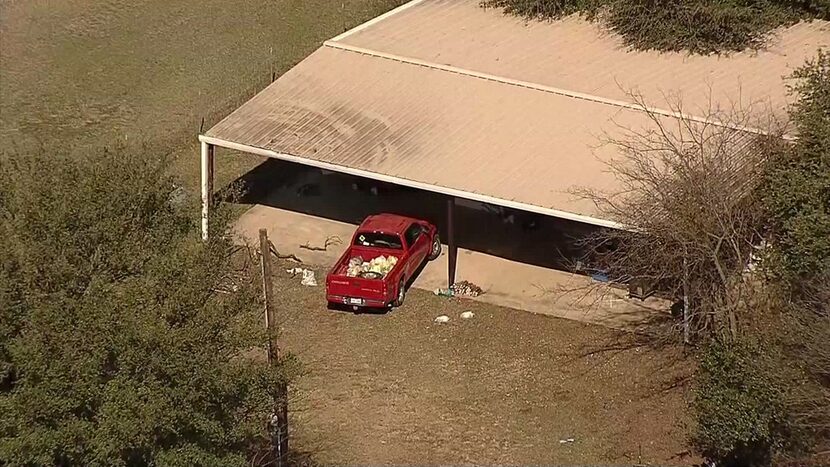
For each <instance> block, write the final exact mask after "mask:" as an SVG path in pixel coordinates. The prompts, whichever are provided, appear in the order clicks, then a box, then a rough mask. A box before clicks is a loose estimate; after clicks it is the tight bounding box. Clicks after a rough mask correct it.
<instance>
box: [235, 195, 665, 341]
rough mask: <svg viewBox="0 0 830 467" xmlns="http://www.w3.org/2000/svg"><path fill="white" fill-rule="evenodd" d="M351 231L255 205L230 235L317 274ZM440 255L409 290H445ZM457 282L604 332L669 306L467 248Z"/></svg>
mask: <svg viewBox="0 0 830 467" xmlns="http://www.w3.org/2000/svg"><path fill="white" fill-rule="evenodd" d="M271 199H273V197H272V198H271ZM355 227H356V225H355V224H353V223H349V222H342V221H338V220H332V219H326V218H323V217H319V216H315V215H309V214H305V213H300V212H295V211H291V210H288V209H282V208H278V207H272V206H266V205H254V206H252V207H251V209H249V210H248V211H247V212H246V213H244V214H243V215H242V216H241V217H240V218H239V220H238V221H237V222H236V225H235V231H236V234H237V235H238V236H239V238H240V239H247V240H248V241H249V242H251V244H253V243H254V242H255V240H256V238H257V232H258V230H259V229H260V228H266V229H268V235H269V237H270V238H271V239H272V241H273V242H274V244H275V245H276V247H277V248H278V249H279V250H280V252H281V253H283V254H295V255H297V256H298V257H299V258H301V259H302V260H303V261H304V262H305V263H308V264H312V265H316V266H320V274H321V275H322V274H324V273H325V271H326V270H328V268H330V267H331V266H332V265H333V264H334V262H335V261H336V260H337V258H339V257H340V255H341V254H342V253H343V251H344V250H345V248H346V246H347V244H348V243H349V241H350V239H351V235H352V233H353V232H354V229H355ZM329 238H338V239H340V240H341V243H339V244H333V245H330V246H329V247H328V249H327V250H326V251H311V250H308V249H304V248H302V247H301V246H302V245H309V246H323V245H324V243H325V241H326V239H329ZM444 250H445V251H444V252H443V253H442V255H441V257H440V258H438V259H437V260H435V261H433V262H431V263H429V264H428V265H426V267H425V268H424V269H423V271H422V273H421V274H420V276H419V277H418V278H417V279H416V280H415V282H414V284H413V286H414V287H416V288H419V289H424V290H430V291H434V290H435V289H436V288H439V287H446V285H447V254H446V247H445V248H444ZM320 279H322V278H320ZM457 280H459V281H461V280H467V281H470V282H472V283H474V284H476V285H478V286H479V287H481V288H482V289H484V290H485V293H484V294H483V295H481V296H479V297H477V298H475V299H473V300H478V301H483V302H488V303H492V304H496V305H500V306H505V307H510V308H515V309H517V310H524V311H530V312H534V313H541V314H545V315H550V316H556V317H559V318H566V319H571V320H576V321H582V322H587V323H593V324H599V325H603V326H606V327H612V328H618V329H627V330H632V329H634V330H636V329H637V328H639V327H640V326H644V325H645V324H646V323H649V322H653V321H654V320H655V319H661V318H666V317H668V308H669V304H668V303H667V302H666V301H664V300H661V299H657V298H649V299H647V300H645V301H639V300H632V299H628V298H627V292H626V291H624V290H619V289H616V288H611V287H601V288H599V289H598V290H597V288H596V287H590V286H591V285H594V286H595V285H597V284H596V283H595V282H593V281H592V279H590V278H589V277H586V276H581V275H576V274H572V273H568V272H564V271H560V270H556V269H551V268H547V267H542V266H535V265H531V264H526V263H522V262H519V261H513V260H509V259H505V258H501V257H498V256H494V255H491V254H486V253H482V252H478V251H473V250H470V249H466V248H459V256H458V271H457Z"/></svg>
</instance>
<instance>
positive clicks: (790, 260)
mask: <svg viewBox="0 0 830 467" xmlns="http://www.w3.org/2000/svg"><path fill="white" fill-rule="evenodd" d="M793 77H794V79H796V80H797V81H796V83H795V84H794V86H792V90H793V92H795V93H796V94H797V96H798V101H797V102H796V104H795V106H794V107H793V109H792V111H791V118H792V121H793V123H794V124H795V128H796V130H797V132H798V140H797V141H796V142H795V144H794V145H792V146H785V147H782V148H781V150H780V154H779V157H776V158H774V159H773V162H774V163H773V165H772V167H770V169H769V171H768V172H769V176H768V177H767V186H766V187H765V190H764V192H765V193H766V196H765V197H764V201H765V204H766V206H767V209H768V211H769V216H770V219H771V227H772V230H771V237H772V243H773V245H774V253H775V255H774V256H775V257H774V261H772V262H771V263H770V268H771V270H772V272H774V273H775V274H776V275H777V276H779V277H781V278H782V279H783V280H784V281H786V282H788V283H790V284H791V285H792V286H794V288H797V289H798V288H803V286H804V284H805V283H806V284H809V283H812V282H814V279H815V278H821V277H827V276H830V54H828V53H826V52H820V53H819V54H818V57H817V58H816V59H815V60H814V61H812V62H810V63H808V64H807V65H806V66H804V67H802V68H800V69H799V70H797V71H796V73H795V74H794V76H793Z"/></svg>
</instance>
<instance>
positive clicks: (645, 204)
mask: <svg viewBox="0 0 830 467" xmlns="http://www.w3.org/2000/svg"><path fill="white" fill-rule="evenodd" d="M633 97H634V98H635V101H636V102H637V104H638V105H640V106H641V107H642V111H643V112H644V113H645V114H646V115H647V116H648V119H649V126H648V127H647V128H645V129H628V128H622V129H621V130H622V136H617V137H607V143H608V144H612V145H614V146H616V147H617V148H618V154H619V155H618V156H617V157H615V158H614V159H613V160H610V161H608V162H607V164H608V167H609V169H610V170H611V171H612V172H613V173H614V174H615V175H616V177H617V179H618V184H619V186H620V187H622V189H621V190H619V191H616V192H612V193H609V192H599V191H592V190H580V191H579V192H578V193H579V194H580V195H581V196H584V197H587V198H588V199H590V200H592V201H593V202H594V203H595V204H596V206H597V207H598V208H599V210H600V212H601V213H602V214H603V215H604V217H605V218H607V219H612V220H614V221H617V222H619V223H620V224H622V225H624V226H626V227H627V228H626V229H625V230H615V229H604V230H599V231H597V232H595V233H593V234H591V235H590V236H588V237H587V238H584V239H582V240H581V241H580V243H581V244H582V246H583V247H585V251H587V252H588V253H587V254H586V257H585V258H583V262H585V263H587V264H590V265H591V267H594V268H598V269H602V270H605V271H607V273H608V275H609V278H610V279H611V280H612V281H615V282H622V283H626V282H629V281H631V280H639V281H645V282H646V283H648V284H650V285H651V286H653V287H655V288H656V289H657V290H660V291H662V292H663V293H665V294H667V295H668V296H670V297H671V298H674V299H678V300H680V299H683V298H685V300H684V302H685V304H686V306H688V310H689V316H688V320H686V324H687V325H688V327H689V328H688V329H689V331H690V332H691V333H692V334H695V333H710V332H717V333H721V334H722V335H723V336H724V337H734V336H735V334H736V333H737V328H738V310H739V309H740V308H741V307H742V306H746V304H747V303H748V302H749V301H750V300H749V297H747V295H746V294H747V293H748V292H749V291H750V290H751V287H747V285H749V283H750V282H751V280H749V279H748V278H747V276H746V274H744V273H745V271H746V270H747V267H748V265H750V263H751V260H752V258H753V254H754V253H755V250H756V248H757V247H758V245H759V243H760V241H761V239H762V233H763V228H764V217H763V209H762V207H761V205H760V203H759V193H758V188H759V187H760V185H761V183H762V181H763V173H764V170H763V169H764V166H765V163H766V154H768V151H767V148H766V146H767V145H770V144H780V143H779V141H781V135H782V134H783V133H782V131H781V129H780V126H779V125H773V124H772V122H767V123H766V124H765V125H764V127H765V131H760V130H757V129H754V128H758V126H757V125H753V123H755V124H757V122H756V121H754V120H755V119H754V117H753V115H752V113H751V112H750V111H749V110H747V109H741V108H737V107H736V108H732V109H730V110H729V111H727V112H723V111H719V110H710V111H709V112H708V113H707V114H706V115H705V116H703V117H690V116H688V115H687V114H685V113H684V112H683V108H682V106H681V105H680V104H679V103H678V101H674V103H673V105H672V109H671V110H672V112H674V113H675V116H669V115H667V114H666V112H661V111H655V110H652V109H650V108H649V107H648V106H647V105H645V102H644V101H643V99H642V97H641V96H636V95H635V96H633Z"/></svg>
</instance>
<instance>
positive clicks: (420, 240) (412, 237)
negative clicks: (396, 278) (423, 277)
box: [404, 223, 430, 280]
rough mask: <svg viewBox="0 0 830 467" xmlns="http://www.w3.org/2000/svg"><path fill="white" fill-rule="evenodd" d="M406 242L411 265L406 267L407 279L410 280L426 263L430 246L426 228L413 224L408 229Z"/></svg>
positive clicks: (405, 235) (405, 236)
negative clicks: (422, 264)
mask: <svg viewBox="0 0 830 467" xmlns="http://www.w3.org/2000/svg"><path fill="white" fill-rule="evenodd" d="M404 240H405V241H406V246H407V248H409V264H407V265H406V278H407V280H408V279H409V278H411V277H412V274H414V273H415V271H417V270H418V267H420V266H421V263H423V262H424V259H425V258H426V256H427V253H428V252H429V247H430V245H428V243H429V242H428V240H429V239H428V238H427V235H425V233H424V228H423V227H422V226H421V225H420V224H418V223H413V224H412V225H410V226H409V227H407V229H406V232H405V233H404Z"/></svg>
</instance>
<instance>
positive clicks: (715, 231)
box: [583, 53, 830, 466]
mask: <svg viewBox="0 0 830 467" xmlns="http://www.w3.org/2000/svg"><path fill="white" fill-rule="evenodd" d="M793 79H794V80H795V81H794V85H793V86H792V90H793V92H794V93H795V94H796V97H797V103H796V104H795V105H794V106H793V107H792V109H791V113H790V116H791V120H792V122H793V127H794V130H795V132H796V136H797V139H796V140H795V141H788V140H786V139H785V138H782V135H783V134H782V133H781V130H780V129H779V128H778V126H776V125H773V124H767V125H764V126H763V127H764V128H765V130H766V132H765V133H763V134H757V133H751V132H746V131H744V130H740V129H739V128H747V127H755V128H757V127H759V124H758V119H752V118H751V115H750V114H749V113H748V112H741V111H733V112H732V113H730V114H726V115H724V114H713V115H706V116H705V117H707V119H706V121H716V122H720V123H718V124H713V123H700V122H697V121H691V120H687V119H681V121H680V122H679V123H680V124H679V125H677V124H674V123H672V124H671V125H669V124H667V123H666V122H667V121H666V119H664V118H662V117H661V116H659V115H654V114H651V113H650V112H647V114H648V115H649V116H650V117H651V120H652V124H653V125H652V126H653V130H651V131H632V132H631V133H630V134H629V135H628V137H625V138H621V139H617V140H615V141H612V143H613V144H615V145H616V146H617V147H618V148H619V150H620V154H621V156H620V158H619V159H618V160H615V161H613V162H612V163H611V164H610V168H611V170H612V171H614V172H615V174H616V175H617V178H618V180H619V181H620V182H621V183H622V184H623V192H622V193H596V192H588V193H583V195H585V196H587V197H588V198H590V199H592V200H593V201H594V202H595V203H596V204H597V206H599V208H600V209H601V210H603V211H604V213H605V215H606V216H609V218H612V219H615V220H617V221H619V222H621V223H623V224H624V225H627V226H629V228H630V230H603V231H599V232H598V233H596V234H595V235H593V236H591V237H589V238H587V239H585V240H584V241H585V243H586V245H587V246H589V247H590V250H589V251H590V255H589V257H588V258H585V260H586V261H588V262H591V263H592V264H594V265H596V266H597V267H599V268H600V269H603V270H606V271H608V272H609V273H610V276H611V278H612V280H615V281H619V282H626V281H629V280H632V279H637V280H645V281H646V282H650V283H652V284H654V285H655V286H656V287H657V288H658V289H660V290H662V291H663V292H665V293H667V294H668V295H669V296H671V297H672V298H674V299H675V300H678V301H679V302H680V303H682V304H685V305H687V309H688V319H681V320H678V328H684V329H688V330H689V333H688V337H689V339H688V341H689V342H690V343H693V344H695V346H696V351H697V355H698V356H699V358H700V370H701V371H700V378H699V380H698V387H697V392H696V402H695V405H694V408H695V412H696V413H695V415H696V416H697V419H698V426H697V432H696V435H695V438H694V442H695V444H696V446H697V447H698V449H699V450H700V451H701V452H702V453H703V454H705V455H706V456H708V457H710V458H712V459H715V460H717V461H718V462H719V465H733V466H752V465H768V464H770V463H772V462H783V461H788V460H793V459H794V462H797V463H798V464H797V465H826V463H827V461H828V456H830V56H828V55H827V54H826V53H819V55H818V57H817V58H816V59H815V60H814V61H812V62H810V63H808V64H806V65H805V66H804V67H802V68H801V69H799V70H798V71H797V72H796V73H795V74H794V76H793ZM673 110H677V111H680V110H682V109H680V108H679V107H676V108H675V109H673ZM753 120H754V121H753ZM661 337H663V338H666V337H671V338H673V339H677V338H678V336H677V333H672V334H671V336H661Z"/></svg>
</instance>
